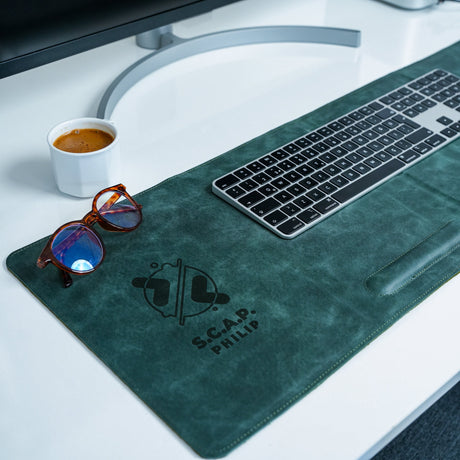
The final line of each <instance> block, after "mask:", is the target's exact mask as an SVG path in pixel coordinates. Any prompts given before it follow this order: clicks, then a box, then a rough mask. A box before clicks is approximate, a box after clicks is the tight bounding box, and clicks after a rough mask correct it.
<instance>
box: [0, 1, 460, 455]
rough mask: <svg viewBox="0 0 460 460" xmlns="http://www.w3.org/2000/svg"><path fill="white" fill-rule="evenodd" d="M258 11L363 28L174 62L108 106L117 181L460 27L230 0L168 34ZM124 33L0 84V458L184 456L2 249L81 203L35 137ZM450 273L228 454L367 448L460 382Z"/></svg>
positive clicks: (113, 54)
mask: <svg viewBox="0 0 460 460" xmlns="http://www.w3.org/2000/svg"><path fill="white" fill-rule="evenodd" d="M268 24H308V25H325V26H332V27H343V28H354V29H360V30H361V31H362V46H361V47H360V48H359V49H352V48H345V47H338V46H325V45H308V44H307V45H300V44H284V45H259V46H247V47H240V48H233V49H227V50H224V51H219V52H212V53H208V54H206V55H202V56H197V57H194V58H190V59H186V60H184V61H182V62H179V63H177V64H173V65H171V66H169V67H167V68H165V69H163V70H161V71H159V72H158V73H157V74H156V75H154V76H151V77H148V78H147V79H146V80H145V81H144V82H141V83H140V84H138V85H137V86H136V87H135V88H134V89H133V90H132V91H130V92H129V93H128V94H127V95H126V96H125V97H124V98H123V99H122V101H121V102H120V104H119V105H118V106H117V108H116V110H115V112H114V115H113V120H114V121H115V122H116V123H117V124H118V125H119V128H120V130H121V133H122V136H123V137H124V140H123V143H122V148H123V152H124V170H125V173H126V174H125V179H124V183H125V185H126V186H127V187H128V190H129V191H130V192H131V193H137V192H139V191H141V190H143V189H145V188H148V187H150V186H151V185H154V184H155V183H158V182H159V181H161V180H162V179H164V178H166V177H168V176H171V175H173V174H175V173H178V172H180V171H183V170H185V169H188V168H190V167H191V166H193V165H196V164H199V163H201V162H203V161H205V160H207V159H209V158H211V157H214V156H216V155H219V154H221V153H223V152H225V151H227V150H229V149H231V148H233V147H235V146H237V145H239V144H241V143H243V142H245V141H247V140H249V139H251V138H253V137H255V136H258V135H260V134H262V133H264V132H266V131H268V130H270V129H271V128H274V127H276V126H278V125H281V124H283V123H286V122H288V121H290V120H292V119H294V118H296V117H298V116H301V115H303V114H305V113H308V112H310V111H311V110H313V109H315V108H317V107H319V106H321V105H323V104H325V103H326V102H328V101H330V100H333V99H335V98H337V97H339V96H341V95H343V94H345V93H348V92H350V91H351V90H354V89H356V88H358V87H360V86H362V85H364V84H366V83H368V82H370V81H372V80H374V79H376V78H378V77H380V76H382V75H385V74H387V73H389V72H391V71H393V70H396V69H398V68H400V67H403V66H405V65H407V64H410V63H412V62H414V61H416V60H419V59H421V58H423V57H425V56H428V55H429V54H432V53H434V52H436V51H438V50H440V49H442V48H444V47H446V46H448V45H450V44H452V43H455V42H456V41H458V40H459V39H460V5H458V4H455V3H449V2H446V3H445V4H443V5H441V6H439V7H435V8H431V9H427V10H423V11H415V12H409V11H404V10H399V9H396V8H393V7H391V6H388V5H386V4H383V3H380V2H378V1H376V0H347V1H343V0H284V1H283V2H279V1H275V0H270V1H269V0H246V1H243V2H241V3H238V4H234V5H231V6H228V7H225V8H223V9H221V10H217V11H214V12H213V13H210V14H207V15H204V16H201V17H199V18H195V19H194V20H188V21H185V22H183V23H180V24H178V25H177V27H176V28H175V31H176V32H177V33H178V34H182V35H184V36H192V35H195V34H200V33H203V32H207V31H211V30H220V29H224V28H235V27H241V26H253V25H268ZM146 53H147V51H145V50H142V49H139V48H137V47H136V46H135V45H134V41H133V39H127V40H123V41H120V42H117V43H114V44H111V45H108V46H104V47H101V48H99V49H96V50H93V51H89V52H86V53H83V54H81V55H78V56H74V57H71V58H68V59H64V60H62V61H60V62H56V63H53V64H49V65H46V66H43V67H41V68H38V69H35V70H31V71H27V72H24V73H22V74H19V75H15V76H11V77H8V78H6V79H3V80H0V130H1V140H2V146H1V147H2V148H1V154H0V195H1V196H2V202H3V211H4V217H3V219H2V224H1V228H0V232H1V238H0V241H1V255H2V270H1V273H0V293H1V294H0V458H2V459H5V460H19V459H21V460H22V459H34V460H45V459H46V460H62V459H66V460H73V459H85V460H95V459H97V460H102V459H111V460H112V459H135V460H144V459H176V460H177V459H193V458H197V455H196V454H195V453H194V452H193V451H192V450H191V449H190V448H189V447H188V446H187V445H186V444H185V443H184V442H182V441H181V440H180V439H179V438H178V437H177V436H176V435H175V434H174V433H173V432H172V431H171V430H170V429H169V428H168V427H167V426H166V425H165V424H164V423H163V422H162V421H161V420H160V419H159V418H158V417H157V416H156V415H155V414H154V413H153V412H151V411H150V410H149V409H148V408H147V407H146V406H144V404H143V403H142V402H140V401H139V400H138V399H137V397H136V396H135V395H133V393H132V392H131V391H130V390H129V389H128V388H126V387H125V386H124V385H123V384H122V383H121V382H120V381H119V379H118V378H117V377H116V376H114V375H113V374H112V372H111V371H110V370H109V369H107V368H106V367H105V366H104V365H103V364H101V362H100V361H99V360H98V359H97V358H96V357H95V356H94V355H93V354H92V353H91V352H90V351H88V350H87V349H86V348H85V346H83V345H82V344H81V343H80V342H79V341H78V340H77V339H76V338H75V337H74V336H73V335H72V334H71V333H70V332H69V331H68V330H67V329H66V328H65V327H64V326H63V325H62V324H61V323H60V322H59V321H58V320H57V319H56V318H55V317H54V316H53V315H52V314H51V313H49V311H48V310H47V309H46V308H45V307H44V306H43V305H42V304H41V303H40V302H39V301H38V300H36V299H35V298H34V297H33V296H32V295H31V294H30V293H29V291H27V289H25V288H24V287H23V286H22V285H21V284H20V283H19V282H18V281H17V280H16V279H15V278H13V276H11V274H9V273H8V271H7V269H6V266H5V259H6V256H7V255H8V254H9V253H10V252H12V251H13V250H15V249H17V248H20V247H22V246H24V245H26V244H28V243H30V242H32V241H35V240H37V239H38V238H41V237H43V236H45V235H48V234H50V233H52V232H53V231H54V230H55V229H56V228H57V227H58V226H59V225H61V224H62V223H64V222H67V221H69V220H72V219H74V218H80V217H81V216H83V215H84V214H85V213H86V211H87V210H88V209H89V206H90V202H91V200H90V199H76V198H71V197H68V196H64V195H62V194H61V193H60V192H58V190H57V189H56V187H55V184H54V181H53V177H52V173H51V169H50V162H49V154H48V147H47V145H46V134H47V131H48V130H49V128H50V127H51V126H53V125H54V124H55V123H57V122H59V121H62V120H65V119H69V118H75V117H80V116H93V115H95V113H96V108H97V106H98V103H99V100H100V98H101V96H102V94H103V92H104V90H105V88H106V87H107V86H108V84H109V83H110V82H111V81H112V79H113V78H114V77H115V76H116V75H118V73H119V72H121V71H122V70H123V69H124V68H125V67H126V66H128V65H129V64H131V63H132V62H134V61H135V60H137V59H138V58H140V57H142V56H144V55H145V54H146ZM459 294H460V277H459V276H457V277H455V278H453V279H452V280H451V281H449V282H448V283H447V284H446V285H444V286H443V287H442V288H441V289H439V290H438V291H436V292H435V293H434V294H433V295H432V296H430V297H429V298H428V299H427V300H425V301H424V302H423V303H422V304H420V305H419V306H418V307H417V308H416V309H415V310H413V311H411V312H410V313H408V314H407V315H406V316H404V317H403V318H402V319H401V320H400V321H398V322H397V324H395V325H394V326H392V327H391V328H390V329H389V330H388V331H386V332H385V333H384V334H382V335H381V336H380V337H379V338H378V339H377V340H375V341H374V342H372V343H371V344H370V345H369V346H368V347H367V348H366V349H365V350H363V351H362V352H361V353H359V354H358V355H357V356H356V357H354V358H353V359H352V360H351V361H349V362H348V363H347V364H346V365H345V366H344V367H342V368H341V369H340V370H338V371H337V372H336V373H335V374H334V375H333V376H332V377H330V378H329V379H328V380H327V381H325V382H324V383H323V384H322V385H321V386H320V387H319V388H317V389H316V390H314V391H313V392H312V393H310V394H309V395H308V396H306V397H305V398H304V399H303V400H302V401H300V402H299V403H297V404H296V405H294V406H293V407H292V408H291V409H289V410H288V411H287V412H286V413H285V414H283V415H282V416H280V417H279V418H277V419H276V420H275V421H273V422H272V423H271V424H270V425H269V426H267V427H265V428H264V429H263V430H261V431H260V432H258V433H257V434H255V435H254V436H252V437H251V438H250V439H249V440H248V441H247V442H246V443H244V444H243V445H242V446H240V447H238V448H237V449H236V450H234V451H233V452H232V453H231V454H229V456H228V458H229V459H231V460H237V459H264V460H268V459H277V460H278V459H280V458H286V459H306V458H309V459H320V460H326V459H340V460H347V459H364V458H369V457H370V456H372V454H374V453H375V452H376V450H377V449H378V448H379V447H381V446H382V445H383V444H384V443H385V442H387V441H388V440H389V439H391V437H393V436H394V435H395V434H396V433H397V432H398V431H400V430H401V429H402V428H404V427H405V426H406V425H407V424H408V423H409V422H410V421H412V420H413V418H414V417H415V416H416V415H417V414H419V413H420V411H421V410H422V409H424V408H426V406H427V405H428V404H429V403H430V402H432V401H434V400H435V399H436V398H438V397H439V396H440V395H441V394H443V392H444V391H446V389H447V388H449V387H450V386H451V385H452V384H453V383H454V382H456V381H457V380H458V379H459V370H460V334H459V333H458V325H459V324H460V309H459V300H458V299H459Z"/></svg>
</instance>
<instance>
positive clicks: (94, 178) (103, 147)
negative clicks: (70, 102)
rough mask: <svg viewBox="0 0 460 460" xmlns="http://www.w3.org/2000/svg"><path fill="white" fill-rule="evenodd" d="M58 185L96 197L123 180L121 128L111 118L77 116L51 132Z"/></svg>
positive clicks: (66, 190) (72, 191)
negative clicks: (119, 133) (119, 130)
mask: <svg viewBox="0 0 460 460" xmlns="http://www.w3.org/2000/svg"><path fill="white" fill-rule="evenodd" d="M48 145H49V148H50V154H51V163H52V165H53V171H54V177H55V179H56V184H57V186H58V188H59V190H60V191H61V192H64V193H67V194H69V195H73V196H78V197H93V196H94V195H95V194H96V193H98V192H99V191H100V190H102V189H104V188H107V187H110V186H112V185H114V184H118V183H120V182H122V180H121V177H120V174H121V158H120V148H119V136H118V130H117V128H116V127H115V125H114V124H113V123H112V122H111V121H109V120H103V119H101V118H77V119H74V120H68V121H65V122H63V123H59V124H58V125H57V126H55V127H54V128H52V129H51V131H50V132H49V133H48Z"/></svg>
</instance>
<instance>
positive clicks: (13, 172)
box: [6, 157, 58, 194]
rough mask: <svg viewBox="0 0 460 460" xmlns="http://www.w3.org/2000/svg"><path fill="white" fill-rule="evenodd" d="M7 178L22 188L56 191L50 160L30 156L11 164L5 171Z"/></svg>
mask: <svg viewBox="0 0 460 460" xmlns="http://www.w3.org/2000/svg"><path fill="white" fill-rule="evenodd" d="M6 176H7V179H8V180H9V181H11V182H14V183H15V184H16V185H19V186H20V187H23V188H30V189H33V190H35V191H37V190H39V191H41V192H49V193H53V194H55V193H58V188H57V186H56V183H55V181H54V177H53V171H52V169H51V162H50V161H49V160H48V159H38V158H33V157H30V158H29V159H23V160H21V161H18V162H17V163H15V164H13V165H12V166H11V167H10V169H9V170H8V171H7V172H6Z"/></svg>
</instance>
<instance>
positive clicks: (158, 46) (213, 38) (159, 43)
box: [97, 26, 361, 119]
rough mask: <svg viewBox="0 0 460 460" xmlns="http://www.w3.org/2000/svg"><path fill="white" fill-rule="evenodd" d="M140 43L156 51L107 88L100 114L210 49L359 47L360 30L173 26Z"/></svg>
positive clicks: (146, 36)
mask: <svg viewBox="0 0 460 460" xmlns="http://www.w3.org/2000/svg"><path fill="white" fill-rule="evenodd" d="M136 40H137V43H138V45H139V46H142V47H144V48H149V49H154V50H155V51H154V52H153V53H151V54H149V55H147V56H145V57H144V58H142V59H140V60H139V61H137V62H135V63H134V64H133V65H131V66H130V67H128V68H127V69H126V70H125V71H124V72H122V73H121V74H120V75H119V76H118V77H117V78H116V79H115V80H114V81H113V82H112V83H111V85H110V86H109V87H108V88H107V90H106V92H105V94H104V95H103V97H102V99H101V102H100V103H99V107H98V111H97V116H98V117H99V118H105V119H109V118H110V117H111V115H112V112H113V110H114V108H115V106H116V105H117V103H118V101H119V100H120V99H121V98H122V97H123V95H124V94H125V93H126V91H128V90H129V88H131V87H132V86H134V85H135V84H136V83H137V82H139V81H140V80H141V79H142V78H144V77H145V76H146V75H149V74H150V73H152V72H154V71H156V70H158V69H160V68H162V67H165V66H167V65H168V64H171V63H173V62H176V61H179V60H181V59H184V58H186V57H190V56H195V55H197V54H200V53H205V52H207V51H214V50H217V49H222V48H228V47H233V46H241V45H248V44H262V43H283V42H300V43H322V44H329V45H340V46H352V47H358V46H360V44H361V32H360V31H359V30H351V29H339V28H333V27H315V26H266V27H251V28H242V29H232V30H226V31H222V32H215V33H211V34H206V35H200V36H197V37H194V38H190V39H183V38H180V37H177V36H176V35H174V34H173V33H172V26H165V27H160V28H158V29H154V30H152V31H148V32H144V33H143V34H140V35H138V36H137V38H136Z"/></svg>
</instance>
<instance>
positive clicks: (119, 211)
mask: <svg viewBox="0 0 460 460" xmlns="http://www.w3.org/2000/svg"><path fill="white" fill-rule="evenodd" d="M96 222H97V223H98V224H99V225H100V226H101V227H102V228H103V229H104V230H108V231H112V232H131V231H132V230H135V229H136V228H137V227H139V225H140V224H141V222H142V206H141V205H140V204H138V203H136V202H135V201H134V200H133V198H132V197H131V196H130V195H129V194H128V193H127V192H126V187H125V186H124V185H122V184H119V185H115V186H113V187H109V188H106V189H104V190H101V191H100V192H99V193H98V194H97V195H96V196H95V197H94V200H93V206H92V210H91V211H90V212H89V213H88V214H86V216H85V217H83V219H82V220H76V221H72V222H68V223H67V224H64V225H62V226H61V227H59V228H58V229H57V230H56V231H55V232H54V233H53V235H52V236H51V238H50V239H49V240H48V243H47V244H46V246H45V248H44V249H43V251H42V252H41V254H40V257H39V258H38V260H37V265H38V267H40V268H44V267H46V266H47V265H48V264H49V263H52V264H54V265H55V266H56V267H58V268H59V269H60V270H61V273H62V275H63V279H64V287H69V286H71V285H72V278H71V276H70V273H74V274H76V275H85V274H87V273H91V272H93V271H94V270H96V269H97V268H98V267H99V265H101V263H102V261H103V260H104V256H105V248H104V244H103V243H102V239H101V237H100V236H99V235H98V234H97V233H96V231H95V230H93V229H92V228H91V226H92V225H94V224H95V223H96Z"/></svg>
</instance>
